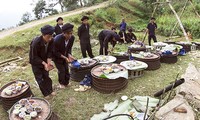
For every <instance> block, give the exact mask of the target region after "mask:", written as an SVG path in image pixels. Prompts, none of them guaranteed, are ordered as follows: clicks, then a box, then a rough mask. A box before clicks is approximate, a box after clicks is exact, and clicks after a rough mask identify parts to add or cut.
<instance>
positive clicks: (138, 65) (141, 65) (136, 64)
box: [120, 60, 148, 70]
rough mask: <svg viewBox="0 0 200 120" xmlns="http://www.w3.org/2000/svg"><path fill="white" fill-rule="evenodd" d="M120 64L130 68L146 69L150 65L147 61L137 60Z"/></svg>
mask: <svg viewBox="0 0 200 120" xmlns="http://www.w3.org/2000/svg"><path fill="white" fill-rule="evenodd" d="M120 65H122V66H124V67H125V68H126V69H128V70H137V69H146V68H147V67H148V65H147V64H146V63H144V62H141V61H137V60H129V61H123V62H121V63H120Z"/></svg>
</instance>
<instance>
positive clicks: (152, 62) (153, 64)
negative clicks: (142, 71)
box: [135, 54, 161, 70]
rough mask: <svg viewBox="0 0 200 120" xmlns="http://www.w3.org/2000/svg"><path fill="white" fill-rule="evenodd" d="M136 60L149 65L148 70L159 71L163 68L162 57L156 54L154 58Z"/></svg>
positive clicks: (136, 58)
mask: <svg viewBox="0 0 200 120" xmlns="http://www.w3.org/2000/svg"><path fill="white" fill-rule="evenodd" d="M135 60H138V61H142V62H145V63H146V64H147V65H148V67H147V70H156V69H159V68H160V66H161V64H160V55H157V54H154V57H152V58H138V57H135Z"/></svg>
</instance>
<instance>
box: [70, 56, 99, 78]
mask: <svg viewBox="0 0 200 120" xmlns="http://www.w3.org/2000/svg"><path fill="white" fill-rule="evenodd" d="M97 64H98V62H97V60H94V63H93V64H91V65H89V66H81V67H80V68H79V69H78V68H74V67H73V66H72V65H69V68H70V77H71V79H72V80H73V81H76V82H80V81H82V80H83V79H84V77H85V75H86V74H90V71H91V69H92V68H93V67H94V66H96V65H97Z"/></svg>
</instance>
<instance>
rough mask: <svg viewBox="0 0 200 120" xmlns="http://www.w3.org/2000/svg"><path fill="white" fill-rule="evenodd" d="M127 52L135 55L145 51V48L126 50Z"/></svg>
mask: <svg viewBox="0 0 200 120" xmlns="http://www.w3.org/2000/svg"><path fill="white" fill-rule="evenodd" d="M128 51H129V52H130V53H137V52H140V51H146V47H141V48H128Z"/></svg>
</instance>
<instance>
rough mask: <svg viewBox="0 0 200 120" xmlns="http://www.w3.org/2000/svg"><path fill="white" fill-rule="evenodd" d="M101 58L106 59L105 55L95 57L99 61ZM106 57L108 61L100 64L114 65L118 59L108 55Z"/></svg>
mask: <svg viewBox="0 0 200 120" xmlns="http://www.w3.org/2000/svg"><path fill="white" fill-rule="evenodd" d="M101 57H104V55H99V56H96V57H94V59H96V60H97V61H98V59H99V58H101ZM106 57H108V61H99V63H102V64H108V63H113V62H115V61H116V60H117V58H116V57H114V56H109V55H107V56H106Z"/></svg>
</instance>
